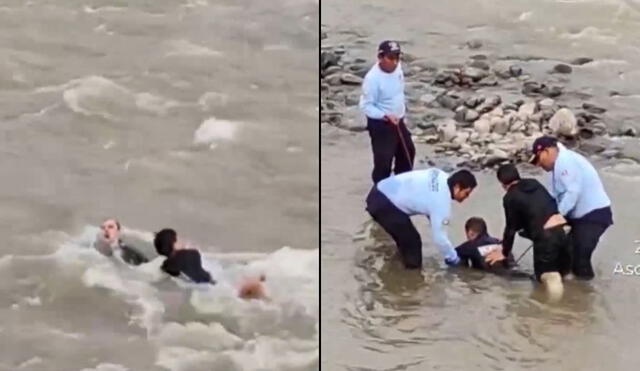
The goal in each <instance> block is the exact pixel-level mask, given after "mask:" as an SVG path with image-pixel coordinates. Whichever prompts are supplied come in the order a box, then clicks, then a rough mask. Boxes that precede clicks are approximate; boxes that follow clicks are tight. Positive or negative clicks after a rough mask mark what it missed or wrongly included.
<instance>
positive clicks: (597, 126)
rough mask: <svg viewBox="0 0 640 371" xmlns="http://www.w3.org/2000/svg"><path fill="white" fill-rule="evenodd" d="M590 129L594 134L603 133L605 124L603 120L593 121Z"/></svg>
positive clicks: (605, 129) (605, 130)
mask: <svg viewBox="0 0 640 371" xmlns="http://www.w3.org/2000/svg"><path fill="white" fill-rule="evenodd" d="M591 130H593V133H594V134H595V135H604V134H605V133H606V132H607V125H606V124H605V123H604V122H593V123H591Z"/></svg>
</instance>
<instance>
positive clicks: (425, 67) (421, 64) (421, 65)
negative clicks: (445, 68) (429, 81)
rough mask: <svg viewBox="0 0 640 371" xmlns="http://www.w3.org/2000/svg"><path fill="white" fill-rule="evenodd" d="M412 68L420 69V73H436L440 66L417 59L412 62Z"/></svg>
mask: <svg viewBox="0 0 640 371" xmlns="http://www.w3.org/2000/svg"><path fill="white" fill-rule="evenodd" d="M411 66H412V67H416V68H418V69H420V71H421V72H422V71H429V72H434V71H437V70H438V65H437V64H436V63H435V62H432V61H428V60H426V59H417V60H415V61H413V62H411Z"/></svg>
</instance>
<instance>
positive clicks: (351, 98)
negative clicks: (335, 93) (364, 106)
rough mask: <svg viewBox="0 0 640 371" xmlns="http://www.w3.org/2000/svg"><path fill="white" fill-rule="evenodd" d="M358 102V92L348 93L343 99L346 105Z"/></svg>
mask: <svg viewBox="0 0 640 371" xmlns="http://www.w3.org/2000/svg"><path fill="white" fill-rule="evenodd" d="M358 103H360V94H350V95H347V96H346V97H345V99H344V104H346V105H347V106H356V105H358Z"/></svg>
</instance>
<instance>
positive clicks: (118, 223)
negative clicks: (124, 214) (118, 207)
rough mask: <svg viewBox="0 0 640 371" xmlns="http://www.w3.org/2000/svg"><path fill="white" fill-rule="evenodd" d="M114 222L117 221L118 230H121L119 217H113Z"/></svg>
mask: <svg viewBox="0 0 640 371" xmlns="http://www.w3.org/2000/svg"><path fill="white" fill-rule="evenodd" d="M113 221H114V222H116V228H118V230H120V228H121V226H120V222H119V221H118V219H115V218H114V219H113Z"/></svg>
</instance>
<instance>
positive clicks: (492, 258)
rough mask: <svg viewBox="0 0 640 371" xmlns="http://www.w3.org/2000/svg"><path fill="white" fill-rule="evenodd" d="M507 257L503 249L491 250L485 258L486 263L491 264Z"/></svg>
mask: <svg viewBox="0 0 640 371" xmlns="http://www.w3.org/2000/svg"><path fill="white" fill-rule="evenodd" d="M504 259H505V257H504V255H502V250H495V251H492V252H490V253H489V254H488V255H487V256H486V257H485V259H484V261H485V262H486V263H488V264H489V265H494V264H495V263H497V262H499V261H503V260H504Z"/></svg>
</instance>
